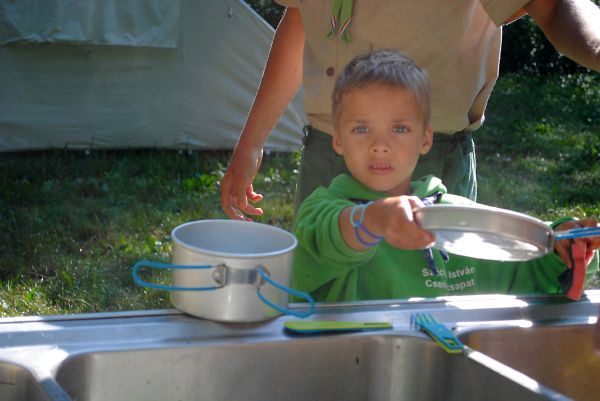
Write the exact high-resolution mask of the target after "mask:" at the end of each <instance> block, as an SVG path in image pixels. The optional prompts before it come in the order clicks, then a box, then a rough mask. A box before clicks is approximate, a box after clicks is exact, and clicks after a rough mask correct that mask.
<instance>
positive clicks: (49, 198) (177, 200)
mask: <svg viewBox="0 0 600 401" xmlns="http://www.w3.org/2000/svg"><path fill="white" fill-rule="evenodd" d="M598 110H600V78H598V74H595V75H578V76H572V77H562V78H561V77H555V78H552V77H550V78H548V77H547V78H545V79H536V78H532V77H526V78H525V77H523V76H519V75H512V76H507V77H503V78H502V79H501V80H500V81H499V82H498V85H497V87H496V90H495V92H494V95H493V97H492V99H491V100H490V104H489V107H488V112H487V121H486V123H485V125H484V127H483V128H482V129H480V130H479V131H478V132H477V134H476V142H477V153H478V178H479V185H480V187H479V201H480V202H482V203H487V204H490V205H497V206H501V207H506V208H511V209H515V210H519V211H522V212H525V213H529V214H533V215H536V216H538V217H540V218H544V219H553V218H555V217H558V216H560V215H565V214H569V215H577V216H595V217H598V216H599V215H600V202H599V201H600V185H599V184H600V168H599V167H598V166H599V165H600V163H599V162H600V140H599V139H600V119H599V117H598ZM228 158H229V153H228V152H191V153H190V152H178V151H164V150H144V151H134V150H127V151H92V152H74V151H63V150H52V151H48V152H30V153H14V154H13V153H4V154H0V227H1V228H2V229H1V230H0V316H15V315H38V314H64V313H79V312H96V311H117V310H129V309H151V308H164V307H170V304H169V300H168V294H165V293H164V292H161V291H155V290H145V289H142V288H139V287H136V286H135V285H134V284H133V282H132V280H131V277H130V268H131V266H132V265H133V263H135V261H137V260H140V259H149V260H155V261H164V262H167V261H169V258H170V254H171V240H170V237H169V234H170V231H171V230H172V229H173V228H174V227H176V226H177V225H179V224H182V223H184V222H187V221H191V220H198V219H212V218H224V217H225V216H224V214H223V213H222V211H221V210H220V206H219V205H220V202H219V181H220V179H221V177H222V175H223V173H224V170H225V166H226V165H227V161H228ZM297 167H298V155H297V154H295V153H292V154H277V155H272V156H266V157H265V160H264V162H263V167H262V169H261V172H260V174H259V176H258V177H257V179H256V182H255V187H256V188H257V190H258V191H259V192H261V193H263V194H264V195H265V201H264V202H263V203H264V204H263V208H264V210H265V215H264V216H262V217H261V218H260V219H258V220H259V221H261V222H266V223H269V224H274V225H277V226H279V227H282V228H285V229H290V227H291V221H292V215H293V210H292V202H293V193H294V183H295V180H296V169H297ZM153 279H155V280H158V281H168V274H157V275H156V276H155V277H153ZM599 284H600V283H598V282H596V283H595V284H594V286H595V287H599V286H600V285H599Z"/></svg>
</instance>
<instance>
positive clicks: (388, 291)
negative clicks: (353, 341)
mask: <svg viewBox="0 0 600 401" xmlns="http://www.w3.org/2000/svg"><path fill="white" fill-rule="evenodd" d="M411 191H412V195H415V196H418V197H420V198H424V197H427V196H431V195H433V194H435V193H442V197H441V201H440V203H443V204H464V205H473V204H474V202H472V201H470V200H469V199H466V198H463V197H460V196H456V195H451V194H448V193H447V191H446V188H445V187H444V186H443V185H442V182H441V180H440V179H438V178H436V177H433V176H426V177H423V178H421V179H420V180H417V181H414V182H412V183H411ZM387 196H389V195H388V194H386V193H382V192H376V191H373V190H371V189H369V188H367V187H365V186H364V185H362V184H360V183H359V182H357V181H356V180H354V179H353V178H352V177H350V176H348V175H346V174H342V175H339V176H337V177H336V178H335V179H334V180H333V181H332V183H331V184H330V186H329V187H328V188H324V187H320V188H318V189H317V190H316V191H315V192H313V193H312V194H311V195H310V196H309V197H308V198H306V200H305V201H304V202H303V203H302V205H301V207H300V209H299V210H298V213H297V215H296V220H295V223H294V234H295V235H296V237H297V239H298V247H297V248H296V250H295V252H294V265H293V271H292V286H293V287H294V288H295V289H297V290H300V291H304V292H307V293H309V294H311V296H313V298H314V299H315V300H316V301H320V302H339V301H356V300H373V299H395V298H409V297H438V296H446V295H468V294H481V293H494V294H562V293H563V292H562V290H561V286H560V282H559V280H558V276H559V275H560V274H561V273H563V272H564V271H565V270H566V269H567V266H566V265H565V264H564V262H563V261H562V260H561V259H560V258H559V257H558V255H556V254H555V253H551V254H548V255H546V256H543V257H541V258H539V259H535V260H532V261H528V262H498V261H489V260H480V259H474V258H468V257H464V256H459V255H454V254H450V255H449V260H448V261H446V262H445V261H444V260H443V259H442V257H441V254H440V252H439V251H436V250H433V254H434V260H435V264H436V267H437V270H438V274H437V275H435V274H434V273H433V272H432V270H431V268H430V267H429V265H428V264H427V262H426V259H425V256H424V254H423V251H421V250H417V251H414V250H403V249H398V248H395V247H393V246H391V245H389V244H388V243H387V242H385V241H382V242H380V243H379V244H378V245H376V246H373V247H371V248H369V249H367V250H365V251H356V250H354V249H352V248H350V247H349V246H348V245H347V244H346V242H345V241H344V239H343V238H342V236H341V233H340V230H339V224H338V221H339V214H340V213H341V211H342V210H343V209H344V208H346V207H348V206H353V205H354V204H355V203H360V202H364V201H371V200H377V199H381V198H384V197H387ZM597 271H598V255H597V254H596V255H595V256H594V259H593V260H592V262H591V263H590V265H589V266H588V267H587V273H586V274H587V278H588V279H589V278H590V277H593V275H594V274H595V273H596V272H597Z"/></svg>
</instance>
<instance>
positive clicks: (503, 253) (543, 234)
mask: <svg viewBox="0 0 600 401" xmlns="http://www.w3.org/2000/svg"><path fill="white" fill-rule="evenodd" d="M414 214H415V218H416V221H417V223H418V224H419V225H420V226H421V227H422V228H423V229H425V230H428V231H431V232H433V233H434V234H435V238H436V242H435V245H434V248H437V249H441V250H444V251H447V252H450V253H454V254H456V255H463V256H469V257H473V258H478V259H488V260H506V261H523V260H530V259H535V258H538V257H540V256H544V255H545V254H547V253H550V252H554V242H555V241H558V240H561V239H569V238H580V237H591V236H596V235H600V227H586V228H576V229H572V230H566V231H556V232H555V231H553V230H552V228H550V227H549V226H548V225H546V224H545V223H544V222H542V221H541V220H538V219H536V218H534V217H531V216H528V215H526V214H522V213H517V212H513V211H511V210H505V209H500V208H495V207H489V206H479V205H478V206H458V205H438V204H435V205H430V206H425V207H421V208H418V209H416V210H415V212H414Z"/></svg>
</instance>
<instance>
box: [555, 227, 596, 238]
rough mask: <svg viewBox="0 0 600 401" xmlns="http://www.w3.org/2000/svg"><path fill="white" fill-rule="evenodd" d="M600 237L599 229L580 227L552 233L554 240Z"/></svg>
mask: <svg viewBox="0 0 600 401" xmlns="http://www.w3.org/2000/svg"><path fill="white" fill-rule="evenodd" d="M598 235H600V227H582V228H572V229H570V230H565V231H556V232H555V233H554V239H555V240H561V239H571V238H582V237H595V236H598Z"/></svg>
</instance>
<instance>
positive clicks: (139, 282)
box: [131, 260, 222, 291]
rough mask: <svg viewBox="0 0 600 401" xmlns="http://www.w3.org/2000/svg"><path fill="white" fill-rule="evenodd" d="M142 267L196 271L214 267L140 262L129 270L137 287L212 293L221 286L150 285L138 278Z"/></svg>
mask: <svg viewBox="0 0 600 401" xmlns="http://www.w3.org/2000/svg"><path fill="white" fill-rule="evenodd" d="M143 267H151V268H153V269H168V270H175V269H179V270H198V269H212V268H213V267H214V266H211V265H203V266H185V265H172V264H168V263H159V262H150V261H147V260H140V261H139V262H137V263H136V264H135V265H133V269H131V276H132V277H133V281H135V283H136V284H137V285H139V286H142V287H148V288H154V289H156V290H166V291H212V290H216V289H219V288H222V287H221V286H213V287H177V286H173V285H163V284H156V283H150V282H148V281H144V280H142V279H141V278H140V276H139V271H140V270H141V269H142V268H143Z"/></svg>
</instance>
